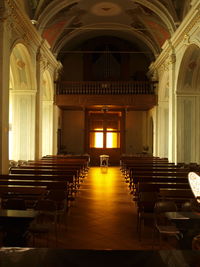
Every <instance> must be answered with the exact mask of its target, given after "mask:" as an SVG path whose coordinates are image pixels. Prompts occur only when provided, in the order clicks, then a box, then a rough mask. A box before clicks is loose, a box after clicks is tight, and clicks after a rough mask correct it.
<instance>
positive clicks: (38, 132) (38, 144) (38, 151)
mask: <svg viewBox="0 0 200 267" xmlns="http://www.w3.org/2000/svg"><path fill="white" fill-rule="evenodd" d="M36 60H37V62H36V80H37V93H36V120H35V122H36V124H35V159H36V160H38V159H41V157H42V96H43V92H42V72H43V67H44V65H43V63H44V62H43V57H42V55H41V51H40V48H39V50H38V53H37V57H36Z"/></svg>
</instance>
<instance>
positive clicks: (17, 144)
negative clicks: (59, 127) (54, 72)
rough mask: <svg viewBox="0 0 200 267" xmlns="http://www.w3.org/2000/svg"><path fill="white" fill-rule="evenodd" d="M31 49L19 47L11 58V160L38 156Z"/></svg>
mask: <svg viewBox="0 0 200 267" xmlns="http://www.w3.org/2000/svg"><path fill="white" fill-rule="evenodd" d="M32 69H33V67H32V61H31V57H30V54H29V52H28V49H27V47H26V46H25V45H23V44H22V43H17V44H16V45H15V46H14V47H13V49H12V52H11V55H10V92H9V95H10V100H9V126H10V127H9V159H12V160H29V159H34V155H35V123H34V122H35V94H36V92H35V90H34V85H35V82H34V78H33V77H34V75H33V71H32Z"/></svg>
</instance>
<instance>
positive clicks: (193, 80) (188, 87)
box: [177, 44, 200, 163]
mask: <svg viewBox="0 0 200 267" xmlns="http://www.w3.org/2000/svg"><path fill="white" fill-rule="evenodd" d="M199 76H200V48H199V47H198V46H197V45H196V44H191V45H190V46H189V47H188V48H187V49H186V51H185V53H184V55H183V58H182V61H181V63H180V68H179V74H178V79H177V93H178V96H177V129H179V131H178V132H177V161H179V162H186V163H189V162H198V163H199V160H200V159H199V158H198V157H199V156H198V155H199V153H198V151H199V148H200V142H199V138H197V136H199V132H200V123H199V119H198V116H197V114H198V113H199V103H200V96H199V93H200V89H199V83H200V77H199Z"/></svg>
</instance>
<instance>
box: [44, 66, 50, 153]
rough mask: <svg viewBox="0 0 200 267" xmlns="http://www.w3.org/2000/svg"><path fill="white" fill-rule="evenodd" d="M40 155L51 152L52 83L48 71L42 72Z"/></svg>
mask: <svg viewBox="0 0 200 267" xmlns="http://www.w3.org/2000/svg"><path fill="white" fill-rule="evenodd" d="M42 83H43V97H42V156H46V155H52V154H53V84H52V79H51V76H50V73H49V71H48V70H45V71H44V73H43V80H42Z"/></svg>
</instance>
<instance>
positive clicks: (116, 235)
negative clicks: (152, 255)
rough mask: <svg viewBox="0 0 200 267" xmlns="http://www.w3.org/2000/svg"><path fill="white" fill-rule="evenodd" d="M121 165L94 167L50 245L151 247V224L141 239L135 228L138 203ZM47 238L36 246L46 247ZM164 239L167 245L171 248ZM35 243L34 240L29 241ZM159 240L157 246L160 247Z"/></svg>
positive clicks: (118, 248) (122, 248)
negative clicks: (135, 201) (102, 167)
mask: <svg viewBox="0 0 200 267" xmlns="http://www.w3.org/2000/svg"><path fill="white" fill-rule="evenodd" d="M132 198H133V196H132V195H131V194H130V190H129V188H128V184H127V183H126V182H125V179H124V177H123V175H122V173H121V171H120V168H119V167H109V168H107V169H106V168H104V169H101V168H100V167H91V168H90V169H89V172H88V174H87V176H86V177H85V178H84V181H83V183H82V184H81V186H80V188H79V190H78V192H77V193H76V196H75V201H73V202H72V206H71V207H70V209H69V211H68V214H67V215H66V216H65V220H64V223H63V225H62V226H61V227H60V229H59V231H58V238H57V242H55V238H54V235H53V236H52V237H50V238H49V240H48V246H49V247H57V248H65V249H95V250H152V228H151V227H149V226H145V227H144V229H143V232H142V240H141V241H139V240H138V235H137V231H136V206H135V203H134V202H133V200H132ZM46 244H47V243H46V240H39V239H38V240H36V243H35V245H34V246H36V247H38V246H39V247H41V246H42V247H45V246H46ZM171 245H173V244H170V243H168V242H167V245H166V242H165V243H164V247H165V246H167V248H170V246H171ZM30 246H32V243H30ZM158 248H159V247H158V244H157V245H156V246H154V249H158Z"/></svg>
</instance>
